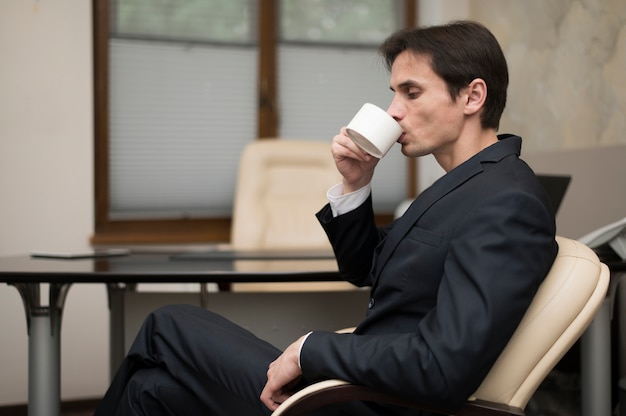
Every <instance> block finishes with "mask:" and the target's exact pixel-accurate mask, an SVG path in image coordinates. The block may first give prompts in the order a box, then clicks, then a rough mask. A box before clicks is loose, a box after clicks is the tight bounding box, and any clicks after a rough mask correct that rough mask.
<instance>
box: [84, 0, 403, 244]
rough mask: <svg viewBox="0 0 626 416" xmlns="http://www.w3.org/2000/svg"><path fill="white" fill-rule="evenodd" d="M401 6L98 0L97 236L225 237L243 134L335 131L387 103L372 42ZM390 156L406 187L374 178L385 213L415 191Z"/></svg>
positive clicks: (299, 135)
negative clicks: (367, 105) (363, 108)
mask: <svg viewBox="0 0 626 416" xmlns="http://www.w3.org/2000/svg"><path fill="white" fill-rule="evenodd" d="M400 4H401V2H389V1H388V0H360V1H357V0H350V1H347V0H346V1H337V0H297V1H296V0H288V1H280V2H275V1H266V0H264V1H255V0H236V1H234V0H179V1H176V2H172V1H165V0H160V1H155V0H149V1H148V0H133V1H131V0H124V1H122V0H111V1H107V0H94V17H95V19H94V23H95V24H94V29H95V37H94V39H95V48H94V49H95V68H96V73H95V87H96V88H95V91H96V92H95V96H96V97H95V99H96V105H95V107H96V114H95V118H96V173H95V174H96V234H95V236H94V243H96V244H98V243H131V242H158V241H161V242H195V241H226V240H228V238H229V229H230V224H229V217H230V212H231V208H232V200H233V196H234V188H235V181H236V176H237V165H238V159H239V155H240V153H241V150H242V149H243V147H244V146H245V145H246V144H247V143H248V142H249V141H251V140H256V139H258V138H265V137H272V138H274V137H281V138H285V139H294V140H297V139H319V140H330V138H331V137H332V136H333V135H334V134H335V133H336V131H337V130H338V127H340V126H341V125H343V124H345V123H347V121H348V120H349V119H350V117H351V116H352V115H353V114H354V113H355V112H356V111H357V110H358V108H359V107H360V105H361V104H362V103H363V102H365V101H374V102H376V103H377V104H379V105H381V106H386V105H387V104H388V102H387V101H388V99H389V98H390V93H389V92H388V90H387V88H385V85H386V83H387V82H388V74H387V73H386V71H385V69H384V68H383V66H382V64H381V63H379V62H378V61H377V60H376V48H377V46H378V44H380V41H381V40H382V39H384V38H385V37H386V36H387V34H388V33H390V32H392V31H393V30H395V29H396V28H398V27H399V26H400V25H401V24H400V23H399V21H400V16H401V15H402V14H403V12H406V10H404V9H398V5H400ZM409 4H410V6H411V7H406V9H407V10H408V11H409V12H410V13H411V16H414V7H413V6H414V5H412V4H411V3H409ZM277 22H279V23H278V24H277ZM276 28H280V29H279V30H275V29H276ZM355 28H360V29H359V30H357V29H355ZM277 32H278V33H277ZM355 67H356V68H363V70H361V71H357V72H355V71H354V70H353V68H355ZM359 76H362V77H363V78H362V79H359ZM381 83H382V84H381ZM363 85H366V86H368V88H363ZM331 104H332V105H331ZM394 153H396V154H398V155H397V157H398V160H397V161H394V160H392V158H390V157H389V156H388V157H387V158H385V160H383V161H382V162H381V166H382V165H387V167H386V170H388V171H389V175H391V176H390V177H389V178H387V179H386V180H387V181H390V180H392V181H394V182H393V183H401V184H405V185H400V186H399V188H396V189H393V187H389V186H379V187H377V185H376V182H375V183H374V184H373V186H374V189H375V192H376V197H375V199H376V201H379V206H378V207H377V209H378V210H380V211H383V212H388V213H391V212H392V211H393V206H395V204H397V203H398V202H399V200H401V199H402V198H403V197H405V196H406V194H407V191H406V189H407V186H408V187H411V188H412V189H413V188H414V185H412V184H411V183H409V184H407V178H408V175H407V171H406V169H404V168H402V167H401V166H403V165H402V164H404V163H405V161H404V160H403V158H402V157H401V155H399V152H394ZM383 168H385V167H384V166H383ZM380 170H382V169H380ZM378 176H381V177H382V176H384V175H378ZM381 180H382V178H381ZM410 182H413V181H410Z"/></svg>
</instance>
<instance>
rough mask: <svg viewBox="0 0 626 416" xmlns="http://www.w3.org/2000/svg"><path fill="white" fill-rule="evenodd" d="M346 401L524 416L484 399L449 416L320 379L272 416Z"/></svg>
mask: <svg viewBox="0 0 626 416" xmlns="http://www.w3.org/2000/svg"><path fill="white" fill-rule="evenodd" d="M349 401H369V402H375V403H385V404H392V405H396V406H402V407H408V408H413V409H421V410H426V411H430V412H435V413H440V414H453V415H454V416H524V411H523V409H520V408H517V407H512V406H507V405H502V404H500V403H493V402H488V401H485V400H480V399H476V400H470V401H468V402H467V403H466V404H465V405H464V406H463V407H462V408H461V409H458V410H457V411H455V412H453V413H449V411H447V410H442V409H437V408H435V407H432V406H427V405H424V404H422V403H419V402H414V401H411V400H407V399H403V398H400V397H397V396H394V395H393V394H389V393H385V392H380V391H376V390H374V389H371V388H369V387H365V386H359V385H356V384H351V383H349V382H347V381H342V380H324V381H320V382H318V383H315V384H312V385H310V386H308V387H305V388H304V389H302V390H300V391H298V392H297V393H295V394H294V395H293V396H291V397H290V398H289V399H288V400H286V401H285V402H284V403H283V404H282V405H281V406H280V407H279V408H278V409H277V410H276V411H275V412H274V413H272V416H300V415H306V414H307V412H310V411H311V410H315V409H318V408H321V407H324V406H327V405H330V404H334V403H341V402H349Z"/></svg>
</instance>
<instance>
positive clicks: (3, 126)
mask: <svg viewBox="0 0 626 416" xmlns="http://www.w3.org/2000/svg"><path fill="white" fill-rule="evenodd" d="M91 49H92V48H91V2H90V1H86V0H55V1H41V0H39V1H35V0H2V1H0V57H1V58H0V60H1V62H2V63H1V64H0V195H1V201H2V202H1V203H0V255H10V254H17V253H27V252H29V251H31V250H37V249H46V248H48V249H50V248H59V249H70V248H74V249H81V248H86V247H88V239H89V235H90V234H91V233H92V229H93V225H92V224H93V179H92V178H93V174H92V172H93V162H92V160H93V133H92V130H93V127H92V123H93V121H92V119H93V117H92V111H93V110H92V109H93V105H92V101H93V99H92V86H91V83H92V59H91ZM0 334H1V335H0V365H1V367H2V371H0V386H1V388H0V406H1V405H7V404H15V403H25V402H26V400H27V388H28V383H27V369H28V367H27V359H28V354H27V334H26V319H25V316H24V312H23V307H22V304H21V300H20V296H19V294H18V292H17V290H16V289H15V288H13V287H10V286H7V285H5V284H0ZM62 351H63V354H62V368H61V371H62V386H61V389H62V395H63V397H64V398H84V397H98V396H100V395H101V394H102V392H103V390H104V388H105V387H106V383H107V382H108V367H107V359H108V318H107V304H106V292H105V288H104V286H102V285H93V286H91V285H75V287H73V288H72V289H71V290H70V292H69V295H68V299H67V303H66V308H65V314H64V320H63V327H62Z"/></svg>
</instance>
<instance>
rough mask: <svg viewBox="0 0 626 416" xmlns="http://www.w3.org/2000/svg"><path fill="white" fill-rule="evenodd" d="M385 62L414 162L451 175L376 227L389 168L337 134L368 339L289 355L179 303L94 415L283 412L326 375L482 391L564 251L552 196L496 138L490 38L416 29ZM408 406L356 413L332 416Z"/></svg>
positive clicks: (344, 216) (345, 225) (402, 390)
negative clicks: (295, 395) (375, 194)
mask: <svg viewBox="0 0 626 416" xmlns="http://www.w3.org/2000/svg"><path fill="white" fill-rule="evenodd" d="M381 54H382V56H383V57H384V60H385V62H386V64H387V66H388V68H389V69H390V71H391V81H390V87H391V90H392V91H393V92H394V96H393V99H392V102H391V104H390V106H389V109H388V113H389V114H391V115H392V116H393V117H394V118H395V119H396V120H397V121H398V123H399V124H400V125H401V127H402V130H403V134H402V136H401V137H400V138H399V140H398V142H399V143H400V145H401V146H402V152H403V154H405V155H406V156H408V157H419V156H422V155H426V154H432V155H434V157H435V158H436V160H437V162H438V163H439V164H440V165H441V166H442V167H443V168H444V169H445V170H446V172H447V173H446V175H444V176H443V177H442V178H441V179H439V180H438V181H437V182H436V183H435V184H433V185H432V186H431V187H430V188H429V189H427V190H425V191H424V192H423V193H422V194H421V195H420V196H419V197H418V198H417V199H416V200H415V201H414V202H413V204H412V205H411V206H410V207H409V208H408V210H407V212H406V213H405V214H404V215H403V216H402V217H401V218H399V219H398V220H397V221H395V222H393V223H392V224H390V225H389V226H386V227H384V228H382V229H377V228H376V226H375V224H374V214H373V210H372V203H371V198H372V196H371V192H370V185H369V184H370V182H371V179H372V177H373V174H374V169H375V166H376V164H377V162H378V160H377V159H375V158H373V157H372V156H370V155H368V154H366V153H364V152H363V151H362V150H360V149H359V148H358V147H357V146H355V144H354V143H353V142H352V141H351V140H350V139H349V138H348V137H347V136H346V135H345V130H343V129H342V131H341V132H340V134H338V135H337V136H335V137H334V139H333V143H332V146H331V149H332V153H333V156H334V159H335V162H336V165H337V168H338V170H339V172H340V173H341V174H342V176H343V181H342V183H341V184H338V185H337V186H335V187H333V188H332V189H331V190H329V200H330V203H329V205H327V206H326V207H324V208H323V209H322V210H321V211H320V212H319V213H318V214H317V215H318V219H319V221H320V223H321V224H322V226H323V227H324V229H325V231H326V233H327V234H328V236H329V239H330V241H331V243H332V245H333V249H334V252H335V255H336V257H337V262H338V265H339V269H340V272H341V273H342V275H343V276H344V277H345V278H346V279H347V280H349V281H351V282H353V283H354V284H356V285H359V286H371V287H372V289H371V299H370V302H369V304H368V305H367V315H366V317H365V319H364V320H363V322H361V324H360V325H359V326H358V327H357V329H356V331H355V332H354V333H353V334H336V333H332V332H324V331H314V332H312V333H310V334H307V335H305V336H303V337H302V338H300V339H299V340H297V341H296V342H294V343H293V344H292V345H290V346H289V347H288V348H287V349H286V350H285V351H284V352H282V353H281V352H280V351H278V350H277V349H276V348H274V347H272V346H271V345H269V344H267V343H265V342H263V341H261V340H259V339H258V338H256V337H254V336H253V335H251V334H250V333H248V332H247V331H245V330H243V329H241V328H239V327H238V326H236V325H235V324H233V323H231V322H228V321H227V320H225V319H224V318H222V317H219V316H216V315H214V314H211V313H210V312H208V311H205V310H202V309H200V308H195V307H190V306H172V307H165V308H162V309H161V310H159V311H157V312H155V313H154V314H152V315H151V316H150V317H148V318H147V320H146V322H145V324H144V327H143V328H142V330H141V331H140V333H139V335H138V337H137V340H136V341H135V343H134V345H133V347H132V348H131V351H130V352H129V355H128V357H127V358H126V360H125V361H124V364H123V365H122V368H121V369H120V372H119V373H118V375H117V376H116V379H115V380H114V382H113V383H112V385H111V387H110V389H109V391H108V392H107V395H106V396H105V398H104V400H103V402H102V406H101V408H100V409H99V412H97V413H96V414H103V415H104V414H106V415H112V414H120V415H125V414H150V415H159V414H185V415H192V414H199V415H200V414H203V415H257V414H258V415H261V414H269V413H270V411H272V410H274V409H276V408H277V407H278V406H279V404H280V403H282V402H283V401H284V400H285V399H286V398H287V397H288V396H289V395H290V394H291V393H292V392H293V391H294V390H295V389H297V388H299V387H300V386H302V385H305V384H306V383H309V382H312V381H315V380H318V379H323V378H340V379H344V380H348V381H353V382H355V383H360V384H366V385H369V386H373V387H376V388H380V389H385V390H390V391H393V392H396V393H397V394H400V395H403V396H407V397H412V398H416V399H420V400H422V401H424V402H426V403H428V404H431V405H434V406H441V407H443V408H454V407H457V406H459V405H461V404H462V403H463V402H464V401H465V400H466V399H467V398H468V396H470V395H471V394H472V393H473V392H474V391H475V389H476V388H477V387H478V386H479V384H480V382H481V381H482V379H483V378H484V376H485V375H486V374H487V372H488V371H489V369H490V367H491V366H492V364H493V363H494V361H495V360H496V358H497V357H498V355H499V354H500V352H501V351H502V349H503V348H504V346H505V345H506V343H507V341H508V340H509V338H510V336H511V335H512V333H513V331H514V330H515V328H516V326H517V324H518V322H519V321H520V319H521V318H522V315H523V314H524V312H525V310H526V309H527V307H528V305H529V303H530V302H531V300H532V298H533V296H534V294H535V292H536V290H537V288H538V286H539V284H540V283H541V281H542V280H543V278H544V277H545V275H546V274H547V272H548V270H549V268H550V266H551V264H552V262H553V260H554V257H555V255H556V251H557V245H556V242H555V240H554V235H555V224H554V217H553V215H552V210H551V208H550V202H549V201H548V199H547V197H546V195H545V194H544V193H543V191H542V189H541V186H540V184H539V183H538V182H537V180H536V178H535V175H534V173H533V172H532V171H531V169H530V168H529V167H528V166H527V165H526V164H525V163H524V162H523V161H521V160H520V159H519V153H520V148H521V139H520V138H519V137H517V136H511V135H502V136H497V134H496V130H497V128H498V125H499V120H500V116H501V114H502V111H503V110H504V106H505V102H506V88H507V84H508V72H507V66H506V61H505V58H504V55H503V53H502V50H501V49H500V46H499V45H498V43H497V41H496V39H495V38H494V37H493V35H492V34H491V33H490V32H489V31H488V30H487V29H486V28H484V27H483V26H482V25H480V24H477V23H473V22H453V23H451V24H449V25H444V26H435V27H430V28H422V29H409V30H404V31H400V32H398V33H396V34H394V35H392V36H391V37H390V38H388V39H387V40H386V41H385V42H384V44H383V45H382V46H381ZM259 396H260V399H259ZM116 412H118V413H116ZM403 412H404V410H402V409H398V408H390V407H383V406H379V405H375V404H367V403H349V404H345V405H340V406H336V407H334V408H333V409H324V411H323V412H321V413H319V414H324V415H346V414H353V415H393V414H404V413H403Z"/></svg>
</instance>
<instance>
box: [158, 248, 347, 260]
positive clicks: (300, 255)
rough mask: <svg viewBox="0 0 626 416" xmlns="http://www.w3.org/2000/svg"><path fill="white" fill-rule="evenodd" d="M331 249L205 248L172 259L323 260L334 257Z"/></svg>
mask: <svg viewBox="0 0 626 416" xmlns="http://www.w3.org/2000/svg"><path fill="white" fill-rule="evenodd" d="M334 258H335V255H334V254H333V252H332V251H329V250H204V251H189V252H184V253H178V254H174V255H172V256H171V257H170V259H171V260H200V261H202V260H323V259H327V260H328V259H334Z"/></svg>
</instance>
